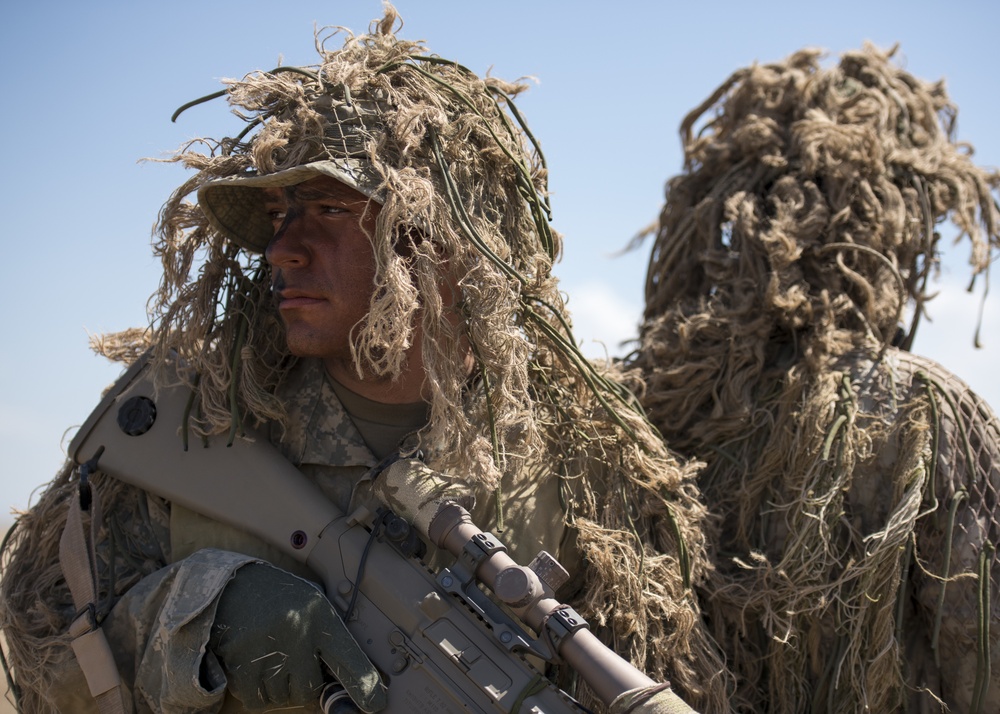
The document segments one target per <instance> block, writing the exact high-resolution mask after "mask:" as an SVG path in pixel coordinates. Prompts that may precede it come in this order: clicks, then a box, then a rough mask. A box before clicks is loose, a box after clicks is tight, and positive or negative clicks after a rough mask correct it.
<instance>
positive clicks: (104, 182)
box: [0, 0, 1000, 519]
mask: <svg viewBox="0 0 1000 714" xmlns="http://www.w3.org/2000/svg"><path fill="white" fill-rule="evenodd" d="M396 7H397V9H398V10H399V11H400V14H401V15H402V17H403V20H404V22H405V26H404V28H403V30H402V33H401V34H402V36H404V37H407V38H410V39H424V40H427V42H428V45H429V47H430V48H431V49H432V50H433V51H435V52H437V53H439V54H441V55H443V56H446V57H448V58H451V59H455V60H457V61H459V62H461V63H463V64H465V65H466V66H468V67H469V68H471V69H472V70H474V71H476V72H478V73H485V72H486V71H488V70H490V69H491V68H492V73H493V74H494V75H496V76H499V77H503V78H506V79H513V78H517V77H521V76H526V75H531V76H533V77H535V78H536V79H537V86H534V87H533V88H532V89H531V91H530V92H528V93H527V95H524V96H523V98H522V99H521V101H520V102H519V104H518V106H519V108H520V109H521V110H522V111H523V112H524V113H525V114H526V115H527V118H528V121H529V124H530V125H531V127H532V129H533V131H534V133H535V134H536V136H537V137H538V138H539V139H540V141H541V144H542V148H543V150H544V152H545V154H546V157H547V159H548V162H549V166H550V169H551V188H552V190H553V192H554V196H553V199H552V204H553V209H554V225H555V227H556V229H557V230H559V231H561V232H562V233H563V234H564V235H565V238H566V256H565V258H564V260H563V262H562V263H561V265H560V266H559V267H558V269H557V274H558V275H559V276H560V278H561V280H562V284H563V286H564V288H565V290H566V291H567V292H568V293H569V295H570V296H571V299H570V306H571V308H572V310H573V314H574V319H575V322H576V328H577V329H576V331H577V336H578V338H580V339H581V340H582V341H583V342H584V347H585V350H586V352H587V353H588V354H590V355H592V356H597V355H601V354H603V353H604V346H606V347H607V350H608V352H609V353H611V354H621V353H622V349H621V348H620V347H619V343H620V342H621V341H622V340H626V339H628V338H630V337H633V336H634V335H635V334H636V324H637V321H638V319H639V316H640V313H641V310H642V283H643V279H644V275H645V261H646V254H647V249H648V246H647V249H643V250H640V251H638V252H635V253H632V254H629V255H626V256H624V257H615V254H616V253H617V252H618V251H619V250H620V249H621V248H622V247H623V246H625V244H626V243H627V242H628V241H629V239H630V238H631V237H632V236H633V235H634V234H635V233H636V232H637V231H638V230H639V229H641V228H642V227H643V226H645V225H647V224H648V223H650V221H652V220H653V219H654V218H655V217H656V215H657V212H658V209H659V206H660V203H661V201H662V197H663V184H664V182H665V180H666V179H667V178H668V177H669V176H671V175H672V174H674V173H676V172H677V171H678V170H679V169H680V165H681V158H680V156H681V155H680V142H679V139H678V135H677V127H678V125H679V123H680V121H681V119H682V117H683V116H684V114H685V113H686V112H687V111H688V110H690V109H691V108H693V107H694V106H696V105H697V104H699V103H700V102H701V101H702V100H703V99H704V98H705V97H707V96H708V94H709V93H710V92H711V91H712V90H713V89H714V88H715V87H716V86H718V85H719V84H720V83H721V82H722V81H723V80H724V79H725V78H726V77H728V76H729V74H731V73H732V72H733V71H734V70H736V69H738V68H739V67H743V66H745V65H747V64H750V63H752V62H755V61H758V62H769V61H773V60H779V59H782V58H784V57H785V56H787V55H788V54H790V53H792V52H794V51H796V50H798V49H801V48H803V47H807V46H809V47H819V48H823V49H825V50H827V51H829V52H830V54H831V61H832V60H833V58H835V56H836V55H837V54H839V53H840V52H843V51H846V50H851V49H856V48H858V47H860V46H861V44H862V43H863V42H864V41H865V40H870V41H872V42H874V43H875V44H877V45H879V46H881V47H890V46H892V45H893V44H895V43H897V42H899V43H900V47H901V49H900V54H899V57H900V58H901V60H902V62H903V63H904V65H905V66H906V67H907V68H908V69H909V70H910V71H911V72H912V73H914V74H915V75H917V76H918V77H921V78H923V79H927V80H937V79H940V78H944V79H945V80H946V82H947V86H948V88H949V92H950V94H951V97H952V99H953V100H954V101H955V103H956V104H957V105H958V106H959V108H960V113H959V121H958V133H959V138H960V139H963V140H966V141H969V142H971V143H972V144H974V145H975V147H976V150H977V152H976V157H977V160H978V162H979V163H981V164H984V165H988V166H997V165H998V164H1000V138H998V133H997V128H996V127H997V118H998V117H1000V87H998V80H997V73H996V58H995V53H994V52H992V51H991V50H990V49H989V48H991V47H995V44H996V28H997V27H998V26H1000V3H998V2H996V0H979V1H974V0H965V1H961V0H957V1H955V2H952V3H949V4H948V5H947V6H946V5H944V4H942V3H939V2H929V1H926V0H910V1H909V2H880V1H877V0H866V1H865V2H857V1H855V0H841V1H840V2H827V3H810V2H805V1H804V0H797V1H793V2H772V3H766V2H758V3H748V2H731V1H728V0H722V1H717V2H713V3H701V2H688V3H677V2H670V1H667V0H660V1H654V0H646V1H638V0H614V1H612V2H590V1H588V0H577V1H576V2H545V1H544V0H531V1H526V0H503V1H502V2H489V3H487V2H475V1H474V0H435V1H433V2H432V1H431V0H398V2H397V3H396ZM2 8H3V9H2V10H0V63H2V66H3V68H4V70H3V72H2V73H0V102H2V104H0V108H2V111H0V137H2V152H3V170H2V172H0V177H2V178H0V181H2V182H3V185H2V190H0V208H2V215H3V223H4V225H5V227H6V228H5V230H4V232H3V236H2V241H3V243H2V244H3V253H4V257H5V263H6V265H7V268H6V269H5V273H6V279H4V280H3V281H2V282H0V301H2V305H3V313H2V317H0V320H2V323H0V325H2V328H3V330H2V336H3V338H4V345H3V348H2V350H0V453H2V455H3V461H2V465H0V519H2V518H3V517H4V516H5V515H6V514H7V513H8V512H9V511H10V510H11V509H24V508H26V507H27V506H28V505H29V502H30V499H31V494H32V491H33V490H34V489H35V488H36V487H37V486H39V485H40V484H43V483H45V482H47V481H48V480H49V479H50V478H51V477H52V475H53V474H54V473H55V471H56V470H57V469H58V467H59V466H60V464H61V463H62V460H63V458H64V456H63V450H62V448H63V445H65V444H68V442H69V439H70V438H71V437H72V434H73V430H72V428H73V426H74V425H78V424H80V423H81V422H82V421H83V420H84V419H85V418H86V416H87V415H88V414H89V412H90V410H91V409H92V408H93V407H94V406H95V404H96V403H97V401H98V398H99V395H100V392H101V390H102V389H103V388H104V387H106V386H107V385H108V384H110V383H111V382H113V381H114V379H115V378H116V377H117V375H118V374H119V368H118V366H116V365H112V364H110V363H108V362H106V361H105V360H103V359H102V358H99V357H95V356H93V355H92V353H91V352H90V351H89V349H88V335H89V334H96V333H101V332H106V331H117V330H121V329H124V328H126V327H130V326H141V325H145V324H146V316H145V303H146V299H147V298H148V296H149V295H150V294H151V293H152V292H153V291H154V290H155V289H156V286H157V282H158V277H159V266H158V263H157V262H156V261H155V260H154V259H153V257H152V255H151V251H150V248H149V245H150V233H151V227H152V224H153V221H154V220H155V217H156V214H157V211H158V210H159V207H160V205H161V204H162V203H163V202H164V200H165V199H166V198H167V196H168V195H169V193H170V191H171V190H172V189H173V188H174V187H175V186H177V185H178V184H180V183H181V181H182V180H183V172H182V171H181V170H180V169H179V168H178V167H176V166H173V165H167V164H157V163H138V160H139V159H141V158H143V157H153V158H155V157H163V156H165V155H166V154H167V152H169V151H171V150H172V149H174V148H176V147H177V146H179V145H180V144H181V143H183V142H185V141H186V140H188V139H191V138H195V137H198V136H215V137H219V136H222V135H224V134H230V133H231V132H232V129H233V127H234V126H235V124H234V122H233V121H232V120H230V119H228V118H227V117H226V116H225V114H224V111H225V109H224V104H223V103H222V102H214V103H213V104H212V105H206V106H202V107H198V108H195V109H192V110H190V111H188V112H186V113H185V114H183V115H182V116H181V117H180V118H179V119H178V121H177V122H176V123H171V122H170V116H171V114H172V113H173V112H174V110H175V109H176V108H177V107H179V106H180V105H181V104H184V103H185V102H187V101H189V100H191V99H194V98H197V97H200V96H203V95H205V94H208V93H210V92H213V91H215V90H217V89H219V88H220V85H219V80H220V79H221V78H223V77H239V76H242V75H244V74H246V73H247V72H249V71H252V70H255V69H264V70H266V69H271V68H273V67H274V66H276V65H277V64H278V63H279V58H283V63H285V64H312V63H313V62H314V61H315V57H316V55H315V53H314V51H313V28H314V25H319V26H323V25H344V26H347V27H349V28H351V29H352V30H355V31H357V32H362V31H364V30H366V29H367V27H368V25H369V22H370V21H371V20H372V19H373V18H376V17H380V16H381V3H380V2H379V1H378V0H326V1H325V2H316V1H312V0H308V1H307V0H301V1H297V0H284V1H283V2H281V3H276V2H270V3H265V2H259V1H258V0H241V1H240V2H234V1H230V0H201V1H200V2H193V1H191V0H170V1H169V2H149V1H142V2H139V1H136V0H129V1H127V2H126V1H120V2H111V1H100V0H91V1H90V2H79V1H78V0H73V1H72V2H71V1H69V0H65V1H63V2H46V1H45V0H37V1H36V2H32V3H24V2H19V3H15V2H5V3H4V4H3V6H2ZM948 238H949V234H948V229H946V230H945V240H943V241H942V243H941V246H942V248H943V249H944V251H945V265H944V270H943V275H942V279H941V281H940V282H939V283H938V287H939V289H940V291H941V294H940V296H939V297H938V298H937V299H936V300H935V301H934V302H933V303H932V304H931V306H930V311H931V317H932V318H933V323H930V324H929V323H923V324H922V325H921V328H920V333H919V335H918V339H917V344H916V351H919V352H922V353H924V354H927V355H929V356H931V357H933V358H935V359H937V360H938V361H940V362H941V363H943V364H944V365H945V366H947V367H949V368H950V369H951V370H953V371H954V372H956V373H957V374H959V375H960V376H961V377H963V378H964V379H965V380H966V381H967V382H969V383H970V384H971V385H972V386H973V387H974V388H975V389H976V390H977V391H979V392H980V393H981V394H982V395H984V396H985V397H986V398H987V399H988V400H989V401H990V402H991V403H992V404H993V405H994V406H998V405H1000V377H997V374H996V369H995V366H996V363H997V362H998V357H1000V329H998V328H1000V288H995V289H994V290H993V293H992V294H990V295H989V297H988V298H987V300H986V304H985V314H984V317H983V341H984V343H985V348H984V349H981V350H975V349H974V348H973V345H972V341H973V333H974V323H975V318H976V314H977V312H978V310H979V307H980V303H981V299H982V289H981V288H982V285H981V284H980V286H979V288H980V289H979V290H978V292H977V293H976V294H975V295H973V296H969V295H967V294H966V293H965V284H966V282H967V277H968V271H967V269H966V268H965V267H964V266H965V262H966V261H967V259H968V247H967V246H965V245H959V246H954V247H953V246H952V245H951V241H950V240H948ZM997 279H1000V278H997Z"/></svg>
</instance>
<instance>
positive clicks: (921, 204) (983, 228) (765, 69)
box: [633, 47, 1000, 713]
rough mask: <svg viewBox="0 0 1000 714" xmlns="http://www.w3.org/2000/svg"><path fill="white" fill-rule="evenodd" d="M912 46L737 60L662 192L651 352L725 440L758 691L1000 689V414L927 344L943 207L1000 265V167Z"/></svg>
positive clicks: (719, 463) (981, 706)
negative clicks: (925, 352)
mask: <svg viewBox="0 0 1000 714" xmlns="http://www.w3.org/2000/svg"><path fill="white" fill-rule="evenodd" d="M891 57H892V52H889V53H883V52H881V51H878V50H876V49H875V48H872V47H866V48H865V49H863V50H862V51H858V52H849V53H846V54H844V55H843V56H842V58H841V60H840V63H839V65H837V66H834V67H830V68H823V67H822V66H821V65H820V62H819V60H820V54H819V53H818V52H815V51H802V52H799V53H796V54H794V55H792V56H791V57H789V58H788V59H787V60H786V61H784V62H781V63H777V64H772V65H766V66H759V65H754V66H751V67H748V68H745V69H741V70H739V71H737V72H735V73H734V74H733V75H732V76H731V77H730V78H729V79H728V80H727V81H726V82H725V83H723V84H722V85H721V86H720V87H719V88H718V89H717V90H716V91H715V92H714V93H712V95H711V96H710V97H709V98H708V99H707V100H706V101H705V102H704V103H703V104H702V105H701V106H699V107H697V108H696V109H695V110H694V111H692V112H691V113H690V114H688V115H687V117H686V118H685V119H684V121H683V123H682V125H681V136H682V140H683V145H684V152H685V163H684V171H683V172H682V173H681V174H680V175H678V176H675V177H674V178H672V179H670V180H669V182H668V184H667V193H666V203H665V205H664V207H663V209H662V212H661V214H660V218H659V223H658V228H657V232H656V242H655V245H654V247H653V250H652V256H651V260H650V264H649V270H648V276H647V284H646V300H647V302H646V311H645V316H644V321H643V324H642V329H641V342H640V345H639V347H638V349H637V350H636V352H635V353H634V355H633V359H634V365H635V366H638V367H640V368H641V369H642V370H643V373H644V380H645V383H646V391H645V395H644V405H645V406H646V407H647V411H648V413H649V414H650V418H651V420H652V421H653V423H654V424H655V425H657V426H658V427H659V429H660V430H661V431H662V432H663V434H664V436H665V438H666V440H667V442H668V443H669V444H670V445H671V446H672V447H673V448H675V449H677V450H678V451H680V452H681V453H683V454H685V455H687V456H689V457H694V458H698V459H701V460H704V462H705V463H706V467H705V469H704V471H703V472H702V473H701V474H700V477H699V479H700V484H701V487H702V490H703V493H704V496H705V499H706V505H707V506H708V508H709V510H710V511H711V512H712V514H713V516H714V517H715V518H717V519H718V533H717V539H718V540H717V542H716V543H715V544H714V545H715V550H716V555H715V563H716V572H715V573H714V574H713V576H712V577H711V578H710V580H709V583H708V585H707V586H706V587H704V588H703V590H702V595H703V598H702V603H703V608H705V611H706V617H707V619H708V622H710V624H711V627H712V629H713V633H714V635H715V637H716V639H717V641H718V642H719V643H720V644H721V645H722V648H723V650H724V651H725V652H726V654H727V657H728V661H729V664H730V666H731V669H733V670H734V674H735V675H736V676H737V677H738V682H739V683H738V697H737V699H736V700H735V702H736V706H737V708H738V709H739V710H740V711H747V712H805V711H809V712H831V713H832V712H838V713H841V712H862V711H866V712H868V711H870V712H895V711H911V712H930V711H953V712H969V711H978V712H995V711H1000V686H998V682H1000V599H998V596H1000V561H998V559H997V554H996V550H995V544H996V543H997V542H998V540H1000V510H998V503H997V496H998V491H1000V446H998V438H1000V423H998V421H997V418H996V416H995V414H994V413H993V412H992V411H991V410H990V408H989V407H988V406H987V405H986V404H985V403H984V402H983V400H982V399H980V398H979V397H978V396H976V395H975V394H974V393H973V392H972V391H971V390H970V389H969V388H968V387H967V386H966V385H965V384H963V383H962V382H961V381H960V380H959V379H958V378H956V377H955V376H954V375H952V374H949V373H948V372H947V371H946V370H945V369H943V368H942V367H940V366H938V365H937V364H935V363H933V362H932V361H931V360H928V359H925V358H922V357H920V356H917V355H914V354H911V353H910V352H909V348H910V345H911V344H912V341H913V337H914V332H915V331H916V328H917V323H918V321H919V320H920V318H921V316H922V315H923V314H924V312H925V310H926V308H927V302H928V299H929V297H930V295H929V293H928V281H929V279H930V278H931V277H932V274H933V273H934V271H935V270H936V267H937V264H938V252H937V251H938V242H939V240H940V237H941V236H940V234H941V233H946V232H947V231H946V229H947V228H948V227H950V226H949V224H948V223H947V222H946V221H949V220H950V224H951V225H953V226H954V227H956V229H957V233H958V238H965V239H967V240H968V242H969V243H970V244H971V261H970V262H971V265H972V273H973V276H974V277H975V276H978V277H980V278H985V276H986V273H987V270H988V266H989V262H990V252H991V250H992V249H994V248H995V247H996V246H997V244H998V239H1000V232H998V231H1000V226H998V220H1000V216H998V212H997V207H996V204H995V199H994V196H995V191H996V189H997V186H998V181H1000V177H998V176H997V174H996V173H991V172H987V171H984V170H981V169H979V168H977V167H976V166H975V165H974V164H973V163H972V160H971V158H970V156H971V151H970V150H968V147H965V146H963V145H959V144H956V143H954V142H953V140H952V136H951V134H952V123H953V121H954V117H955V107H954V106H953V105H952V104H951V102H950V101H949V99H948V96H947V94H946V93H945V88H944V86H943V84H941V83H938V84H927V83H925V82H923V81H920V80H918V79H916V78H914V77H913V76H911V75H910V74H908V73H907V72H905V71H903V70H902V69H900V68H898V67H897V66H896V65H895V64H894V63H893V62H892V61H891ZM958 238H956V240H957V239H958ZM907 316H909V317H907Z"/></svg>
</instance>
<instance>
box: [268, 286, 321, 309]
mask: <svg viewBox="0 0 1000 714" xmlns="http://www.w3.org/2000/svg"><path fill="white" fill-rule="evenodd" d="M277 295H278V309H279V310H291V309H294V308H302V307H309V306H311V305H317V304H319V303H322V302H325V299H324V298H322V297H320V296H318V295H316V294H315V293H310V292H308V291H305V290H297V289H295V288H285V289H284V290H281V291H280V292H279V293H278V294H277Z"/></svg>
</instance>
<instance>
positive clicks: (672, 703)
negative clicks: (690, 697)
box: [608, 684, 697, 714]
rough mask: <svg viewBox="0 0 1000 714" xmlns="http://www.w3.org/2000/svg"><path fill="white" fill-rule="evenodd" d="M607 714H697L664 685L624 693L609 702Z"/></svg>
mask: <svg viewBox="0 0 1000 714" xmlns="http://www.w3.org/2000/svg"><path fill="white" fill-rule="evenodd" d="M608 712H609V714H697V712H695V710H694V709H692V708H691V707H689V706H688V705H687V704H685V703H684V700H683V699H681V698H680V697H678V696H677V695H676V694H674V693H673V691H672V690H671V689H670V686H669V685H666V684H658V685H656V686H654V687H647V688H644V689H633V690H632V691H630V692H625V693H624V694H622V695H621V696H619V697H617V698H616V699H615V700H614V701H613V702H611V706H610V707H609V708H608Z"/></svg>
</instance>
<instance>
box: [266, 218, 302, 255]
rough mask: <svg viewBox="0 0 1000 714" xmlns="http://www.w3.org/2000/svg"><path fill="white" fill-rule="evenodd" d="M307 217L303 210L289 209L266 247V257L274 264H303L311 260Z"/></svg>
mask: <svg viewBox="0 0 1000 714" xmlns="http://www.w3.org/2000/svg"><path fill="white" fill-rule="evenodd" d="M305 223H306V221H305V217H304V216H303V214H302V212H301V211H296V210H294V209H289V211H288V212H287V213H286V214H285V220H283V221H282V222H281V225H280V226H278V228H277V230H275V231H274V236H273V237H272V238H271V240H270V241H269V242H268V244H267V248H265V249H264V258H265V259H266V260H267V262H268V263H270V264H271V265H273V266H279V267H290V266H301V265H305V264H307V263H308V262H309V246H308V244H307V242H306V240H305V237H306V226H305Z"/></svg>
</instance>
